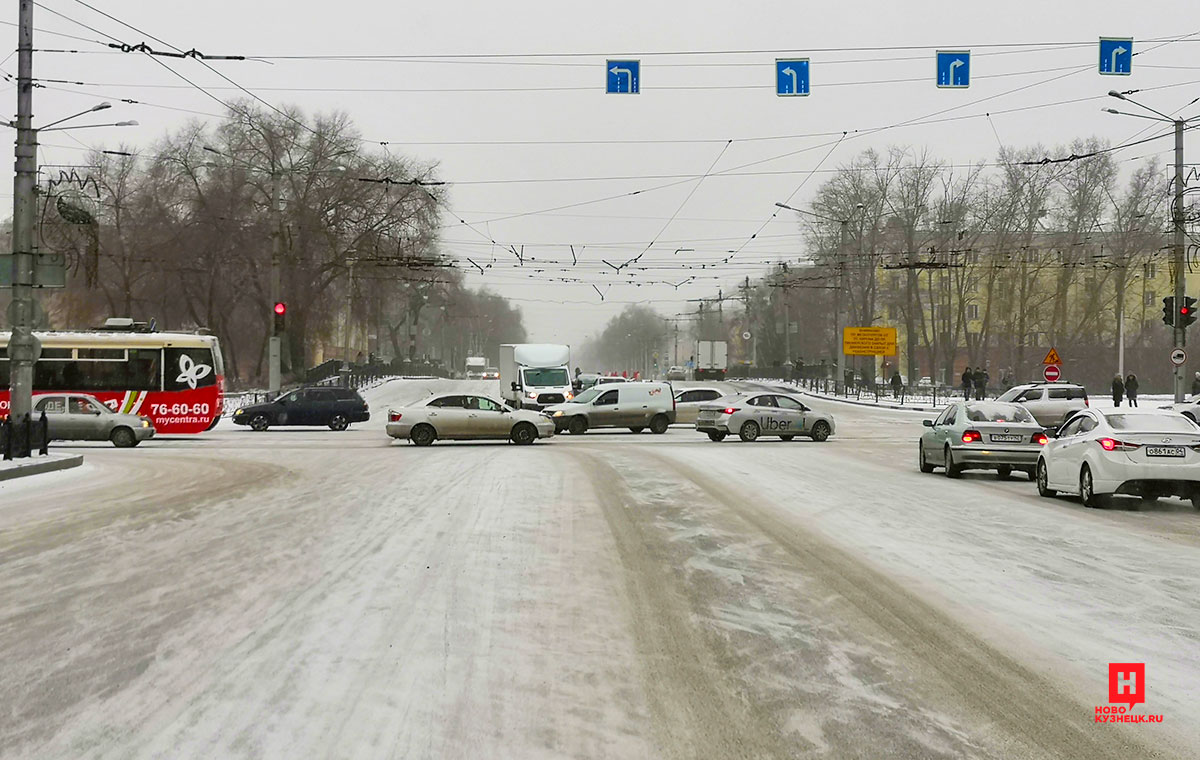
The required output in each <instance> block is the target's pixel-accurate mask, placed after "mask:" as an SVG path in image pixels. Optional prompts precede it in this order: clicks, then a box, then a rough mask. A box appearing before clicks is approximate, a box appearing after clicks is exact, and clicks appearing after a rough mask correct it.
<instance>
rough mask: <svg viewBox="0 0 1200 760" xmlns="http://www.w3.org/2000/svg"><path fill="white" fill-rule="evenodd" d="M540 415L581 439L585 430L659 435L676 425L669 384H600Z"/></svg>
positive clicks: (550, 407)
mask: <svg viewBox="0 0 1200 760" xmlns="http://www.w3.org/2000/svg"><path fill="white" fill-rule="evenodd" d="M542 411H543V412H545V413H546V414H549V415H551V416H552V417H553V418H554V426H555V428H556V429H557V430H558V431H559V432H561V431H563V430H566V431H569V432H570V433H572V434H574V435H581V434H583V433H586V432H587V430H588V428H602V427H609V428H618V427H627V428H629V429H630V430H631V431H632V432H634V433H640V432H642V431H643V430H645V429H646V428H650V432H652V433H657V434H660V435H661V434H662V433H665V432H667V427H668V426H669V425H670V424H671V423H673V422H674V421H675V394H674V393H673V392H672V390H671V385H670V383H646V382H632V383H620V384H600V385H596V386H593V387H591V388H588V389H587V390H586V391H584V392H583V393H580V394H579V395H578V396H576V397H575V398H573V399H571V400H570V401H568V402H566V403H565V404H555V405H553V406H548V407H546V408H545V409H543V410H542Z"/></svg>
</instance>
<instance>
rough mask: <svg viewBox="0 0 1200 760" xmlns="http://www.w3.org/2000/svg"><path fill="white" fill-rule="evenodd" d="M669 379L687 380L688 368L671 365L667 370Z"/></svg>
mask: <svg viewBox="0 0 1200 760" xmlns="http://www.w3.org/2000/svg"><path fill="white" fill-rule="evenodd" d="M667 379H668V380H687V370H686V369H684V368H683V367H671V368H670V369H668V370H667Z"/></svg>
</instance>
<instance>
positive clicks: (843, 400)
mask: <svg viewBox="0 0 1200 760" xmlns="http://www.w3.org/2000/svg"><path fill="white" fill-rule="evenodd" d="M799 393H802V394H804V395H805V396H812V397H813V398H819V399H821V400H822V401H836V402H838V403H840V404H853V405H854V406H865V407H869V408H871V409H890V410H892V411H897V412H940V411H941V410H942V409H944V408H945V407H940V406H897V405H895V404H876V403H872V402H870V401H856V400H854V399H848V398H838V397H837V396H825V395H823V394H820V393H813V392H812V391H806V390H800V391H799Z"/></svg>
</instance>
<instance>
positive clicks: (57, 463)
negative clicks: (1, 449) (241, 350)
mask: <svg viewBox="0 0 1200 760" xmlns="http://www.w3.org/2000/svg"><path fill="white" fill-rule="evenodd" d="M81 464H83V455H82V454H74V455H71V456H67V457H62V458H61V459H51V460H48V461H40V462H31V463H30V464H27V465H22V466H20V467H11V468H6V469H3V470H0V481H5V480H14V479H16V478H23V477H25V476H27V475H41V474H43V473H47V472H55V471H57V470H69V469H71V468H72V467H78V466H79V465H81Z"/></svg>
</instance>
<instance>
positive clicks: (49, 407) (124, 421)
mask: <svg viewBox="0 0 1200 760" xmlns="http://www.w3.org/2000/svg"><path fill="white" fill-rule="evenodd" d="M33 412H34V414H35V415H37V416H39V417H40V415H41V413H42V412H45V413H46V425H47V427H48V429H49V430H48V432H49V435H50V439H51V440H53V441H112V444H113V445H114V446H116V447H118V448H129V447H131V446H137V445H138V444H139V443H141V442H142V441H144V440H146V439H147V438H153V437H154V423H153V422H151V421H150V418H149V417H142V416H139V415H136V414H120V413H117V412H114V411H113V410H112V409H109V408H108V407H107V406H105V405H104V404H103V403H101V402H100V400H99V399H97V398H96V397H94V396H89V395H87V394H84V393H52V394H50V393H48V394H45V395H38V396H35V397H34V403H33Z"/></svg>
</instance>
